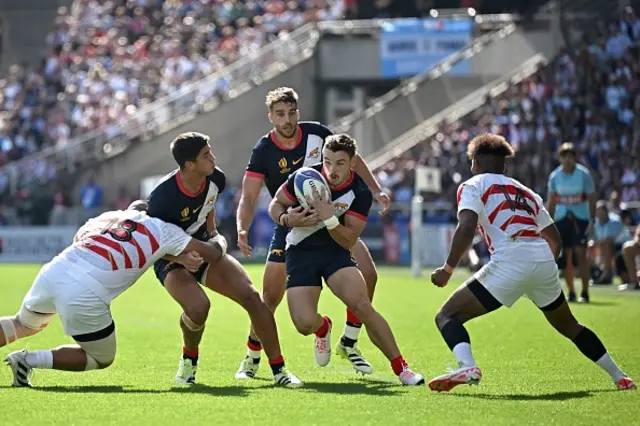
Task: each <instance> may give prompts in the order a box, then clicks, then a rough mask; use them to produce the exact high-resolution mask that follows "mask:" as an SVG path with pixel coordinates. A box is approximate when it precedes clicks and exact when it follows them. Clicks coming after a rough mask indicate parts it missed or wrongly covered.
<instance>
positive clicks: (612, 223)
mask: <svg viewBox="0 0 640 426" xmlns="http://www.w3.org/2000/svg"><path fill="white" fill-rule="evenodd" d="M594 231H595V233H594V238H593V242H594V246H595V247H596V248H598V250H599V252H600V260H601V262H602V274H601V275H600V277H599V278H598V279H597V280H594V284H611V283H612V281H613V273H612V266H613V261H614V258H615V260H616V266H617V270H618V273H620V272H621V270H623V269H624V270H625V272H626V268H625V267H624V259H623V258H622V245H623V244H624V243H626V242H627V241H630V240H631V233H630V232H629V230H628V229H627V227H626V226H625V225H624V223H622V220H620V217H619V216H618V215H617V214H614V213H611V212H609V209H608V208H607V202H606V201H604V200H601V201H598V203H597V204H596V221H595V226H594Z"/></svg>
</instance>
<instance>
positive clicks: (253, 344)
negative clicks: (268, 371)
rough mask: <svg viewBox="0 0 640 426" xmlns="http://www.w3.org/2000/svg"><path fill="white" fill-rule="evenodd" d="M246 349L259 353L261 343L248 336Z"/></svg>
mask: <svg viewBox="0 0 640 426" xmlns="http://www.w3.org/2000/svg"><path fill="white" fill-rule="evenodd" d="M247 347H248V348H249V349H251V350H252V351H256V352H260V351H261V350H262V343H260V342H259V341H258V340H254V339H252V338H251V336H249V338H248V339H247Z"/></svg>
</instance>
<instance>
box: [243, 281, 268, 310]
mask: <svg viewBox="0 0 640 426" xmlns="http://www.w3.org/2000/svg"><path fill="white" fill-rule="evenodd" d="M238 301H239V303H240V305H242V306H243V307H244V308H245V309H247V310H252V309H256V308H260V307H262V306H263V305H265V302H264V300H262V297H261V296H260V293H259V292H258V290H256V289H255V287H253V286H252V285H250V284H249V286H248V288H246V289H243V290H242V292H241V293H240V294H239V295H238Z"/></svg>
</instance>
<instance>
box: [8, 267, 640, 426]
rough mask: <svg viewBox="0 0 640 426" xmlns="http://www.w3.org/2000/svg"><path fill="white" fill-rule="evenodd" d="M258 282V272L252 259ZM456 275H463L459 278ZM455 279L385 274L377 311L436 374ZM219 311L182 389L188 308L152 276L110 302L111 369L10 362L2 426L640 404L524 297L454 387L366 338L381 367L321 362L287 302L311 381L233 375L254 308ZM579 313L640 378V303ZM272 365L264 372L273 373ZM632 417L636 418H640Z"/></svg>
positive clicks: (54, 337)
mask: <svg viewBox="0 0 640 426" xmlns="http://www.w3.org/2000/svg"><path fill="white" fill-rule="evenodd" d="M249 269H250V272H251V275H252V277H253V278H254V280H255V281H256V282H260V277H261V271H262V269H261V267H259V266H255V265H252V266H250V267H249ZM37 271H38V268H37V267H35V266H24V267H21V266H2V267H1V268H0V276H1V277H2V280H1V281H2V282H1V285H2V290H1V292H0V294H1V295H2V297H0V312H1V313H3V314H13V313H15V312H16V311H17V309H18V307H19V306H20V301H21V300H22V297H23V295H24V293H25V292H26V290H27V289H28V288H29V285H30V284H31V280H32V278H33V277H34V276H35V275H36V273H37ZM456 278H457V279H456V282H455V284H458V283H460V282H461V281H462V280H463V279H464V278H465V276H464V275H462V274H461V275H459V276H456ZM452 290H453V286H451V287H449V288H446V289H436V288H434V287H433V286H431V285H430V284H428V283H427V279H426V278H425V279H422V280H414V279H412V278H411V277H410V276H409V273H408V272H407V271H406V270H404V269H381V271H380V280H379V283H378V292H377V295H376V299H375V306H376V307H377V308H378V310H379V311H380V312H382V313H383V315H385V316H386V317H387V319H388V320H389V322H390V323H391V326H392V328H393V330H394V332H395V334H396V337H397V339H398V342H399V344H400V348H401V349H402V351H403V353H404V355H405V357H406V359H407V360H408V361H409V363H410V364H411V366H412V367H413V368H414V369H416V370H417V371H419V372H421V373H422V374H424V375H425V376H426V377H427V378H430V377H432V376H434V375H438V374H441V373H442V372H443V371H444V369H445V368H446V367H447V366H448V365H452V364H453V358H452V356H451V354H450V353H449V351H448V349H447V347H446V345H445V344H444V342H443V341H442V339H441V337H440V335H439V333H438V332H437V330H436V327H435V325H434V321H433V317H434V315H435V313H436V310H437V309H438V307H439V306H440V305H441V303H442V302H443V301H444V300H445V298H446V297H447V296H448V295H449V294H450V293H451V291H452ZM209 294H210V295H211V298H212V310H211V314H210V316H209V321H208V324H207V330H206V333H205V337H204V341H203V344H202V346H201V348H200V353H201V355H200V369H199V371H198V382H199V385H197V386H195V387H193V388H188V389H185V388H177V387H175V386H174V385H173V383H172V380H173V376H174V374H175V372H176V368H177V364H178V357H179V355H180V349H181V339H180V329H179V326H178V317H179V313H180V310H179V307H178V305H177V304H176V303H175V302H173V300H171V298H170V297H169V296H168V295H167V294H165V293H164V290H163V289H162V287H160V286H159V285H158V284H157V283H156V281H155V279H154V278H153V276H152V274H150V273H148V274H147V275H146V276H145V277H144V278H143V279H142V280H141V281H140V282H138V283H137V284H136V285H135V286H134V287H133V288H132V289H131V290H130V291H129V292H127V293H126V294H124V295H123V296H122V297H121V298H119V299H118V300H116V301H115V303H114V304H113V314H114V318H115V320H116V324H117V330H118V344H119V348H118V356H117V360H116V363H115V364H114V365H113V366H112V367H111V368H109V369H107V370H102V371H96V372H90V373H63V372H55V371H45V370H38V371H36V376H35V380H34V384H35V385H36V386H37V388H34V389H13V388H11V387H10V386H9V385H10V384H11V376H10V370H9V369H8V368H6V367H4V366H3V368H1V369H0V402H1V404H0V425H2V426H5V425H13V424H15V425H25V424H48V425H49V424H60V425H89V424H163V425H164V424H183V423H187V424H192V423H198V424H199V423H206V424H214V425H231V424H235V425H237V426H243V425H250V424H256V425H329V424H335V425H343V424H344V425H369V424H380V425H383V424H388V425H395V424H405V425H417V424H430V425H434V424H489V423H499V424H518V425H520V424H560V425H569V424H596V422H600V421H602V422H604V423H606V424H608V425H612V424H630V423H634V422H636V421H637V417H638V414H639V413H640V408H639V405H638V402H639V399H638V396H639V394H638V393H637V392H618V391H615V390H614V389H615V388H614V386H613V385H612V383H611V382H610V380H609V378H608V376H607V375H606V374H605V373H603V372H602V371H601V370H600V369H599V368H598V367H597V366H595V365H593V364H592V363H591V362H590V361H588V360H587V359H585V358H584V357H583V356H582V355H581V354H580V353H579V352H578V351H577V350H576V349H575V347H574V346H573V344H571V342H568V341H566V340H565V339H564V338H562V337H560V336H558V335H556V334H555V332H554V331H553V330H552V329H551V328H550V327H549V326H547V325H546V324H545V322H544V318H543V316H542V315H541V314H540V313H539V312H538V311H537V310H536V309H535V308H534V307H533V306H532V305H531V304H530V302H528V301H527V300H522V301H520V302H518V303H517V304H516V306H515V307H514V308H512V309H510V310H507V309H502V310H500V311H498V312H496V313H494V314H492V315H490V316H489V317H486V318H481V319H478V320H476V321H474V322H472V323H471V324H469V327H468V329H469V332H470V334H471V336H472V342H473V349H474V354H475V356H476V359H477V361H478V362H479V364H480V366H481V368H482V369H483V373H484V379H483V381H482V383H481V385H480V386H476V387H458V388H456V389H455V390H454V391H453V392H452V393H449V394H436V393H432V392H431V391H429V390H428V388H426V387H419V388H406V387H402V386H400V385H399V384H398V383H397V381H396V378H395V377H394V375H393V373H392V371H391V369H390V367H389V365H388V362H387V361H386V359H384V357H383V356H382V355H381V354H379V353H378V352H377V351H376V349H375V348H374V347H373V346H372V345H371V343H370V341H369V340H368V338H367V337H366V336H365V337H363V338H362V342H361V348H362V350H363V352H364V354H365V355H366V356H367V357H368V359H369V360H370V361H371V363H372V364H373V366H374V369H375V372H374V374H373V375H372V376H369V377H368V378H367V379H359V378H358V377H357V376H356V375H355V374H354V373H353V372H352V371H351V370H350V367H349V366H348V365H347V363H346V362H345V361H343V360H341V359H340V358H338V357H335V358H334V359H332V361H331V364H329V366H328V367H325V368H320V367H318V366H316V364H315V360H314V356H313V338H312V337H306V338H305V337H302V336H300V335H298V334H297V333H296V331H295V329H294V328H293V325H292V324H291V320H290V319H289V316H288V312H287V309H286V306H282V307H281V309H280V310H279V312H278V315H277V317H278V324H279V326H280V328H279V329H280V336H281V341H282V346H283V350H284V354H285V357H286V359H287V364H288V365H289V367H290V369H291V370H292V371H293V372H295V373H296V374H297V375H298V376H299V377H300V378H302V379H303V380H304V381H305V384H306V386H305V387H304V388H303V389H298V390H291V389H279V388H273V387H272V383H271V373H270V371H269V369H268V367H267V366H266V365H263V366H262V369H261V370H260V373H259V379H256V380H252V381H243V382H238V381H236V380H235V379H234V378H233V375H234V373H235V370H236V368H237V367H238V364H239V362H240V360H241V358H242V356H243V355H244V351H245V346H244V343H245V341H246V335H247V316H246V314H245V313H244V312H243V311H242V310H241V308H239V307H238V306H237V305H235V304H233V303H232V302H231V301H229V300H226V299H223V298H222V297H220V296H218V295H213V294H212V293H210V292H209ZM320 306H321V312H322V313H324V314H328V315H330V316H331V317H332V319H333V321H334V325H335V330H336V332H335V333H334V335H335V338H334V344H335V342H336V341H337V338H338V337H339V335H340V332H341V329H342V324H343V321H344V308H343V307H342V306H341V305H340V303H339V302H338V301H337V300H336V299H335V298H334V297H333V296H332V295H331V294H329V292H325V294H324V295H323V297H322V300H321V304H320ZM574 312H575V314H576V316H577V317H578V319H580V320H581V321H582V322H583V323H584V324H587V325H588V326H590V327H591V328H592V329H594V330H595V331H596V333H598V334H599V335H600V336H601V338H602V339H603V341H604V342H605V345H607V347H608V349H609V350H610V352H611V353H612V354H613V356H614V357H615V359H616V360H617V361H618V362H619V364H620V365H621V366H622V367H623V368H624V369H626V371H627V373H628V374H629V375H631V376H632V377H636V378H638V377H640V363H639V362H638V349H640V344H639V343H638V342H640V327H638V323H639V322H640V314H639V312H640V298H639V297H633V296H624V295H619V294H615V293H614V292H613V291H612V290H604V289H597V290H595V291H594V293H593V303H592V304H591V305H589V306H585V305H576V306H575V307H574ZM66 342H69V340H68V339H67V338H65V337H64V336H63V335H62V333H61V329H60V324H59V322H58V320H55V321H54V322H53V323H52V325H51V326H50V327H49V328H48V329H47V330H45V331H44V332H43V333H41V334H40V335H38V336H35V337H32V338H30V339H28V340H23V341H21V342H18V343H14V344H12V345H11V346H9V347H5V348H2V349H0V356H1V357H3V358H4V356H5V355H6V354H7V353H9V352H10V351H12V350H16V349H18V348H21V347H27V348H28V349H41V348H47V347H52V346H57V345H59V344H63V343H66ZM265 367H266V368H265ZM634 419H635V420H634Z"/></svg>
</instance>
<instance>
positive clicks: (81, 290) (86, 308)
mask: <svg viewBox="0 0 640 426" xmlns="http://www.w3.org/2000/svg"><path fill="white" fill-rule="evenodd" d="M22 306H23V307H24V308H26V309H28V310H29V311H32V312H37V313H43V314H56V313H57V314H58V315H59V316H60V320H61V322H62V328H63V330H64V333H65V334H66V335H68V336H78V335H82V334H89V333H95V332H97V331H100V330H103V329H105V328H107V327H108V326H110V325H111V323H112V322H113V318H112V317H111V310H110V309H109V305H107V304H106V303H104V302H103V301H102V299H100V298H99V297H98V296H96V294H95V293H93V292H92V291H91V290H89V289H87V288H86V287H85V286H83V285H82V284H81V283H80V282H78V281H77V280H76V279H74V278H72V277H70V276H69V275H68V274H67V273H66V272H65V270H64V267H63V265H60V264H58V265H45V266H44V267H43V268H42V269H41V270H40V273H39V274H38V276H37V277H36V278H35V280H34V282H33V285H32V286H31V288H30V289H29V292H28V293H27V295H26V296H25V297H24V300H23V302H22Z"/></svg>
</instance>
